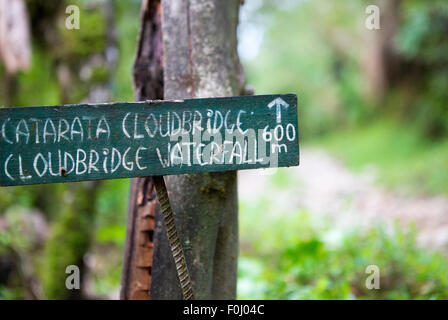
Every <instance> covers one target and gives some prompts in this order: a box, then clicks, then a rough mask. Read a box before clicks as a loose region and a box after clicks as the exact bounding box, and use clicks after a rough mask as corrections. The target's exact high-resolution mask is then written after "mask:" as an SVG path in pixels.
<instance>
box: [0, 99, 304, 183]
mask: <svg viewBox="0 0 448 320" xmlns="http://www.w3.org/2000/svg"><path fill="white" fill-rule="evenodd" d="M0 129H1V132H0V164H1V168H0V185H1V186H14V185H24V184H42V183H53V182H70V181H84V180H97V179H113V178H131V177H139V176H154V175H169V174H183V173H193V172H211V171H226V170H242V169H256V168H268V167H283V166H294V165H298V164H299V143H298V119H297V97H296V95H293V94H287V95H264V96H246V97H229V98H209V99H189V100H182V101H145V102H135V103H108V104H97V105H87V104H81V105H67V106H48V107H25V108H3V109H0Z"/></svg>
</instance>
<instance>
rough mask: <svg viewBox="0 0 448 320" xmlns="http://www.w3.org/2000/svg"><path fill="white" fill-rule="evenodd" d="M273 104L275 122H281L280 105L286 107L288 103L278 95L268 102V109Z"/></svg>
mask: <svg viewBox="0 0 448 320" xmlns="http://www.w3.org/2000/svg"><path fill="white" fill-rule="evenodd" d="M274 106H275V107H276V110H275V112H276V116H277V123H282V107H284V108H285V109H286V108H288V107H289V104H287V103H286V102H285V100H283V99H282V98H280V97H278V98H277V99H275V100H274V101H272V102H271V103H269V104H268V108H269V109H272V108H273V107H274Z"/></svg>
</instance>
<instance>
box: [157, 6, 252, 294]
mask: <svg viewBox="0 0 448 320" xmlns="http://www.w3.org/2000/svg"><path fill="white" fill-rule="evenodd" d="M239 5H240V1H238V0H226V1H223V0H170V1H162V7H163V10H162V31H163V32H162V36H163V51H164V60H163V61H164V97H165V99H184V98H199V97H218V96H231V95H238V94H239V93H240V92H241V91H242V86H243V84H242V83H241V81H240V79H241V77H240V71H241V66H240V63H239V59H238V54H237V38H236V28H237V24H238V10H239ZM165 181H166V184H167V189H168V194H169V197H170V202H171V205H172V208H173V211H174V214H175V221H176V225H177V228H178V231H179V236H180V239H181V241H182V244H183V248H184V252H185V255H186V259H187V265H188V268H189V271H190V274H191V278H192V283H193V291H194V295H195V298H196V299H234V298H235V297H236V278H237V256H238V202H237V176H236V172H225V173H206V174H187V175H178V176H167V177H165ZM154 244H155V248H154V257H153V268H152V275H153V279H152V283H151V299H181V298H182V295H181V290H180V286H179V281H178V279H177V275H176V271H175V266H174V261H173V258H172V257H171V255H170V249H169V244H168V239H167V236H166V232H165V227H164V224H163V221H162V218H161V216H160V214H158V212H156V228H155V231H154Z"/></svg>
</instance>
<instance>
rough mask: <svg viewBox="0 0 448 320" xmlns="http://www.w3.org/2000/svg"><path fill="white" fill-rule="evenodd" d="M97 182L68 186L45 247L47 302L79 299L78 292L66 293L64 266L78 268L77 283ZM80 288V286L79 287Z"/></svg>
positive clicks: (91, 224)
mask: <svg viewBox="0 0 448 320" xmlns="http://www.w3.org/2000/svg"><path fill="white" fill-rule="evenodd" d="M97 190H98V182H79V183H71V184H70V185H69V186H68V188H67V190H66V192H65V194H64V200H63V202H65V203H63V206H62V210H61V212H60V213H59V216H58V218H57V220H56V221H55V222H54V223H53V225H52V230H51V235H50V238H49V240H48V242H47V246H46V248H45V259H44V261H45V264H44V266H43V268H44V269H43V289H44V295H45V298H47V299H80V298H82V292H83V291H82V290H68V289H67V288H66V285H65V280H66V278H67V276H68V274H66V273H65V270H66V268H67V266H69V265H76V266H78V267H79V269H80V275H81V282H82V279H83V275H84V272H83V271H85V267H84V266H85V263H84V256H85V254H86V252H87V251H88V249H89V247H90V244H91V238H92V233H93V230H94V212H95V197H96V191H97ZM81 287H82V285H81Z"/></svg>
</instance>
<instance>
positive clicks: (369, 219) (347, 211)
mask: <svg viewBox="0 0 448 320" xmlns="http://www.w3.org/2000/svg"><path fill="white" fill-rule="evenodd" d="M301 152H302V154H301V165H300V167H295V168H289V169H287V170H288V171H287V172H288V175H289V177H288V179H293V183H291V184H292V185H293V187H292V188H288V189H284V190H281V191H279V190H276V189H275V188H274V187H273V186H272V183H271V182H270V180H271V179H270V176H269V175H267V174H263V173H260V171H259V170H255V171H251V170H247V171H240V172H239V194H240V197H241V198H242V199H247V200H248V201H250V199H251V198H254V197H257V196H260V195H261V194H265V195H268V194H269V198H270V199H275V200H274V201H276V202H278V205H279V206H286V207H285V209H288V206H289V208H290V206H293V207H295V208H297V207H299V208H305V209H307V211H309V212H310V213H311V214H312V215H313V216H315V217H317V218H318V219H320V218H322V219H328V220H329V221H330V223H331V226H332V228H333V227H334V229H335V231H346V230H347V229H359V228H365V227H368V226H369V225H370V226H371V225H376V224H383V225H385V226H392V225H393V223H394V222H395V221H398V222H399V223H400V224H401V225H404V226H406V225H408V224H409V223H411V222H414V223H415V225H416V227H417V231H418V238H417V241H418V243H419V244H420V245H422V246H425V247H433V248H434V247H435V248H438V249H442V248H445V249H446V248H448V199H447V198H445V197H442V196H440V197H407V196H404V195H400V194H398V193H393V192H390V191H388V190H385V189H383V188H381V187H379V186H378V185H377V184H376V183H375V175H374V174H373V172H371V173H368V172H364V173H361V174H358V173H353V172H351V171H350V170H348V169H347V168H346V167H345V166H344V165H343V164H342V163H340V162H339V161H338V160H336V159H335V158H333V157H332V156H330V155H329V154H327V153H326V152H325V151H322V150H320V149H310V148H306V149H304V150H301ZM339 233H340V232H339Z"/></svg>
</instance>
